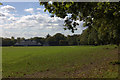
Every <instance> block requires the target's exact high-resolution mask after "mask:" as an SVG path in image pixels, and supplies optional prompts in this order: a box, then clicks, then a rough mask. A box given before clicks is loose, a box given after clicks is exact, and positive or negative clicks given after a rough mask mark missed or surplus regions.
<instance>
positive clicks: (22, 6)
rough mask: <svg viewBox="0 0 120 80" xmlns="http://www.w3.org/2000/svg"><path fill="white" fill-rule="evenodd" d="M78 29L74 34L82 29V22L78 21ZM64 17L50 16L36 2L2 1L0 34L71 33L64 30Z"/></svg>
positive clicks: (15, 35) (5, 35) (27, 35)
mask: <svg viewBox="0 0 120 80" xmlns="http://www.w3.org/2000/svg"><path fill="white" fill-rule="evenodd" d="M79 23H80V26H77V28H78V30H77V31H75V33H74V34H80V33H81V32H82V30H83V29H84V28H83V27H82V24H83V22H79ZM63 24H64V19H61V18H58V17H54V18H51V17H50V14H49V13H48V12H44V7H43V6H40V5H39V3H38V2H4V3H3V5H0V34H2V35H0V36H2V37H11V36H14V37H15V38H16V37H25V38H30V37H45V36H46V35H47V34H48V33H49V34H50V35H54V34H56V33H62V34H65V35H72V34H73V33H71V31H69V30H67V31H66V30H65V31H64V29H63V28H64V26H63Z"/></svg>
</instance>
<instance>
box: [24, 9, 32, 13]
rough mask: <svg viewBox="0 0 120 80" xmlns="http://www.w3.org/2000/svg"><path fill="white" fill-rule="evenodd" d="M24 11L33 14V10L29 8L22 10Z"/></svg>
mask: <svg viewBox="0 0 120 80" xmlns="http://www.w3.org/2000/svg"><path fill="white" fill-rule="evenodd" d="M24 11H26V12H29V13H31V14H32V13H33V12H34V9H33V8H29V9H24Z"/></svg>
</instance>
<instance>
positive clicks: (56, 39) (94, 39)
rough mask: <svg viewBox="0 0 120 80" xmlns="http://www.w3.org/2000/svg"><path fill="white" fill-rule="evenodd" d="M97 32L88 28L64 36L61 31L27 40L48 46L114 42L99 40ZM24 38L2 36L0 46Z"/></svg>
mask: <svg viewBox="0 0 120 80" xmlns="http://www.w3.org/2000/svg"><path fill="white" fill-rule="evenodd" d="M98 37H99V36H98V33H97V32H96V31H95V30H91V31H89V30H88V28H87V29H86V30H84V31H83V33H82V34H79V35H77V34H76V35H68V36H65V35H63V34H61V33H56V34H55V35H53V36H51V35H49V34H48V35H47V36H46V37H45V38H44V37H33V38H29V39H27V40H34V41H37V42H38V43H41V44H45V43H48V44H49V45H50V46H74V45H107V44H115V43H114V42H115V41H114V40H113V39H109V40H108V39H107V38H103V39H102V40H100V39H99V38H98ZM22 40H26V39H25V38H20V37H17V39H15V38H14V37H11V38H2V46H14V44H15V43H16V42H20V41H22Z"/></svg>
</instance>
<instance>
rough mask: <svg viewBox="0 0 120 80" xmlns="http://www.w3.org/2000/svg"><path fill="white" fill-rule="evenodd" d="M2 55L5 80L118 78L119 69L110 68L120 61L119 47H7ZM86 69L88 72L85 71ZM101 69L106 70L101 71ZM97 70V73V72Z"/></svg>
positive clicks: (115, 67) (3, 49)
mask: <svg viewBox="0 0 120 80" xmlns="http://www.w3.org/2000/svg"><path fill="white" fill-rule="evenodd" d="M2 51H3V52H2V62H3V63H2V65H3V77H4V78H5V77H105V78H106V77H107V78H111V77H112V78H113V77H117V75H118V73H117V70H118V69H117V68H118V66H116V65H111V64H108V63H109V62H111V61H113V60H118V59H117V53H116V49H115V46H47V47H43V46H41V47H3V48H2ZM104 59H106V60H104ZM99 62H100V63H99ZM106 63H107V64H106ZM92 65H93V66H92ZM89 66H91V67H90V69H89ZM104 66H105V67H104ZM85 67H87V68H86V69H84V68H85ZM101 67H103V68H104V69H100V70H98V69H99V68H101ZM81 69H82V70H81ZM94 69H96V70H95V71H93V70H94ZM99 71H100V72H99ZM44 74H46V75H44ZM83 74H85V75H83ZM101 74H102V75H101Z"/></svg>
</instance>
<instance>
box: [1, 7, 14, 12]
mask: <svg viewBox="0 0 120 80" xmlns="http://www.w3.org/2000/svg"><path fill="white" fill-rule="evenodd" d="M0 9H1V10H2V11H4V12H11V11H15V7H13V6H10V5H6V6H2V7H1V8H0Z"/></svg>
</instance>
